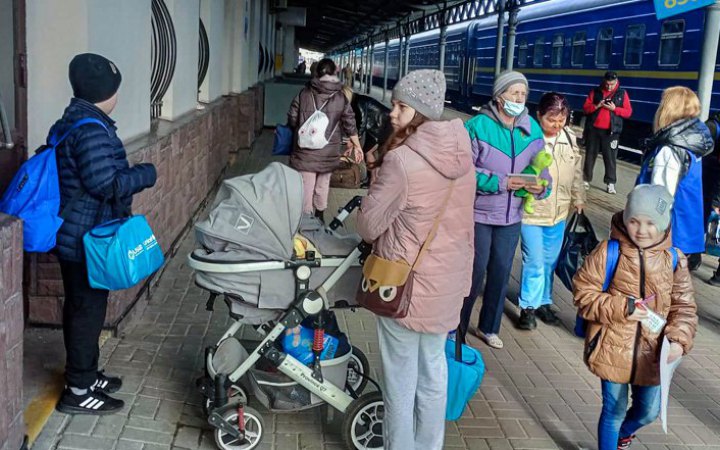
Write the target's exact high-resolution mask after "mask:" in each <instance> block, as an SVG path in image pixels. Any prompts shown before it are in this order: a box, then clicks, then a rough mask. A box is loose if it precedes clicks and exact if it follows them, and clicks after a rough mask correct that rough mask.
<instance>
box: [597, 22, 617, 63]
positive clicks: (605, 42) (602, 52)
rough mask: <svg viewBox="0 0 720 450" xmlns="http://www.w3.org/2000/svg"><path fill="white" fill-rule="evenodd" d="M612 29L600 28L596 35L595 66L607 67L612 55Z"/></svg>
mask: <svg viewBox="0 0 720 450" xmlns="http://www.w3.org/2000/svg"><path fill="white" fill-rule="evenodd" d="M612 42H613V29H612V28H600V30H599V31H598V35H597V45H596V47H595V65H596V66H597V67H603V68H604V67H608V66H609V65H610V58H611V57H612Z"/></svg>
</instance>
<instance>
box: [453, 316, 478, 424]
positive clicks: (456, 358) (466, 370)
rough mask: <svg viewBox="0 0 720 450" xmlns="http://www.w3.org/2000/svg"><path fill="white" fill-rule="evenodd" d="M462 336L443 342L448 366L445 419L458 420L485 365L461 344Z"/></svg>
mask: <svg viewBox="0 0 720 450" xmlns="http://www.w3.org/2000/svg"><path fill="white" fill-rule="evenodd" d="M461 336H462V334H461V333H460V332H459V330H458V332H457V333H456V336H455V340H454V341H453V340H450V339H448V340H447V341H446V342H445V358H446V359H447V365H448V390H447V406H446V408H445V418H446V419H447V420H458V419H459V418H460V416H462V414H463V411H464V410H465V406H467V404H468V402H469V401H470V399H471V398H472V397H473V395H475V392H477V390H478V388H479V387H480V383H481V382H482V379H483V375H485V363H484V362H483V359H482V355H481V354H480V352H479V351H477V350H475V349H474V348H472V347H468V346H467V345H464V344H462V343H461V341H462V338H461Z"/></svg>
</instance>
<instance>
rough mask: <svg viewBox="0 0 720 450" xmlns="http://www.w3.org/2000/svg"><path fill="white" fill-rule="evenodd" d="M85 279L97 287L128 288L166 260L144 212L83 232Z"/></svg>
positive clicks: (108, 288) (113, 289)
mask: <svg viewBox="0 0 720 450" xmlns="http://www.w3.org/2000/svg"><path fill="white" fill-rule="evenodd" d="M83 244H84V245H85V258H86V260H87V270H88V280H89V282H90V286H92V287H94V288H96V289H107V290H110V291H116V290H120V289H127V288H131V287H133V286H135V285H136V284H138V283H140V281H142V280H143V279H144V278H146V277H148V276H150V275H152V274H153V273H154V272H155V271H157V270H158V269H159V268H160V267H162V265H163V263H164V262H165V256H164V255H163V252H162V250H161V249H160V245H159V244H158V242H157V239H155V234H154V233H153V231H152V229H151V228H150V225H149V224H148V222H147V220H146V219H145V216H140V215H138V216H130V217H125V218H122V219H115V220H111V221H109V222H106V223H104V224H102V225H98V226H97V227H95V228H93V229H91V230H90V231H88V232H87V233H85V235H84V236H83Z"/></svg>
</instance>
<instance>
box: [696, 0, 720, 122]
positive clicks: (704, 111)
mask: <svg viewBox="0 0 720 450" xmlns="http://www.w3.org/2000/svg"><path fill="white" fill-rule="evenodd" d="M719 37H720V0H718V1H716V2H715V4H714V5H711V6H708V7H707V10H706V16H705V39H704V40H703V46H702V56H701V58H700V78H699V80H698V97H700V106H701V113H700V118H701V119H702V120H707V119H708V117H710V102H711V100H712V88H713V82H714V78H715V64H717V61H716V60H717V51H718V38H719Z"/></svg>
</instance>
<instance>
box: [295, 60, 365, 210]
mask: <svg viewBox="0 0 720 450" xmlns="http://www.w3.org/2000/svg"><path fill="white" fill-rule="evenodd" d="M315 70H316V71H317V73H313V76H314V78H313V79H312V80H310V82H309V83H308V85H307V86H306V87H305V88H303V90H302V91H300V93H299V94H298V95H297V97H295V98H294V99H293V101H292V103H291V104H290V110H289V111H288V126H289V127H290V128H292V129H293V130H294V131H295V146H294V148H293V150H292V153H291V154H290V167H292V168H293V169H295V170H297V171H298V172H300V175H302V179H303V213H305V214H313V213H315V216H316V217H318V218H320V220H324V212H325V209H326V208H327V203H328V194H329V193H330V177H331V175H332V172H333V170H335V169H337V168H338V167H339V165H340V156H341V155H342V154H343V148H342V143H341V136H342V135H343V134H344V135H345V136H348V139H349V140H350V142H351V143H352V147H351V148H349V149H348V150H347V151H345V152H344V153H345V154H346V155H347V156H352V157H353V158H354V159H355V161H356V162H360V161H361V160H362V155H363V153H362V147H361V145H360V140H359V139H358V135H357V127H356V125H355V113H354V112H353V110H352V108H351V106H350V101H349V100H348V99H347V97H346V94H345V93H344V92H343V84H342V83H341V82H340V80H339V79H338V77H337V76H336V72H337V66H335V63H334V62H333V60H331V59H327V58H326V59H323V60H321V61H320V62H319V63H318V64H317V68H316V69H315ZM323 105H324V106H323ZM316 109H319V110H322V112H324V113H325V114H326V115H327V117H328V119H329V122H330V123H329V124H328V126H327V129H326V130H325V138H326V139H327V140H328V144H327V145H326V146H325V147H324V148H321V149H308V148H302V147H300V146H299V145H298V140H297V131H298V130H299V128H300V127H302V126H303V124H304V123H305V121H306V120H308V119H309V118H310V116H312V115H313V113H315V111H316Z"/></svg>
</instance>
